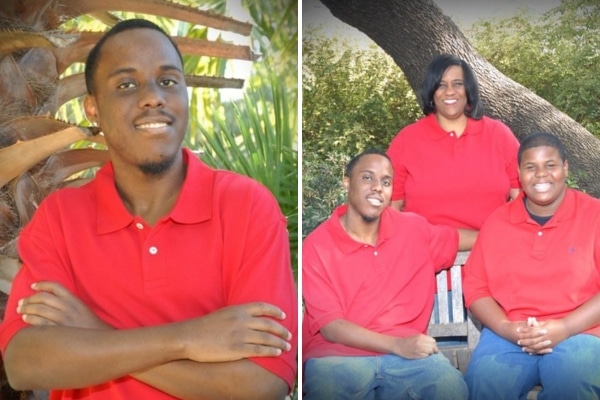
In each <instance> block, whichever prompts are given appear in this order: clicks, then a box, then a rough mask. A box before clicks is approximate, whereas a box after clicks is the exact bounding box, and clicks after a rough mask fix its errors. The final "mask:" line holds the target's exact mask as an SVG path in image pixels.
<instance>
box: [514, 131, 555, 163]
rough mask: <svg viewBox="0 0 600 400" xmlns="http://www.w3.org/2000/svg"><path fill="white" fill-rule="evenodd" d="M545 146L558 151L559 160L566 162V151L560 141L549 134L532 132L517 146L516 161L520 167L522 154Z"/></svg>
mask: <svg viewBox="0 0 600 400" xmlns="http://www.w3.org/2000/svg"><path fill="white" fill-rule="evenodd" d="M541 146H547V147H552V148H554V149H556V150H558V155H559V156H560V159H561V160H562V161H563V162H564V161H567V150H566V149H565V146H564V145H563V143H562V141H561V140H560V139H559V138H558V137H557V136H555V135H553V134H551V133H549V132H533V133H530V134H529V135H527V136H525V138H524V139H523V140H522V141H521V145H520V146H519V152H518V153H517V161H518V163H519V165H521V159H522V158H523V153H524V152H525V151H526V150H529V149H531V148H534V147H541Z"/></svg>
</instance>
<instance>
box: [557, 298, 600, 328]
mask: <svg viewBox="0 0 600 400" xmlns="http://www.w3.org/2000/svg"><path fill="white" fill-rule="evenodd" d="M563 322H564V324H565V328H566V330H567V333H568V335H569V336H573V335H577V334H579V333H581V332H584V331H586V330H588V329H589V328H591V327H593V326H596V325H599V324H600V293H598V294H596V295H595V296H594V297H592V298H591V299H590V300H588V301H586V302H585V303H583V304H582V305H581V306H579V307H578V308H577V309H575V310H574V311H573V312H571V313H570V314H568V315H567V316H565V317H564V318H563Z"/></svg>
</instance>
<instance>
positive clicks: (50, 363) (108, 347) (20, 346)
mask: <svg viewBox="0 0 600 400" xmlns="http://www.w3.org/2000/svg"><path fill="white" fill-rule="evenodd" d="M182 356H183V347H182V346H180V345H179V344H178V340H177V337H176V335H174V334H173V331H171V330H169V329H166V328H165V327H156V328H141V329H132V330H122V331H117V330H94V329H80V328H71V327H64V326H39V327H30V328H26V329H23V330H21V331H20V332H18V333H17V334H16V335H15V336H14V337H13V339H12V340H11V341H10V343H9V344H8V346H7V348H6V351H5V353H4V359H3V361H4V364H5V369H6V373H7V377H8V380H9V383H10V385H11V386H12V387H13V388H15V389H55V388H79V387H84V386H90V385H95V384H100V383H103V382H107V381H109V380H112V379H115V378H119V377H122V376H125V375H128V374H130V373H132V372H135V371H140V370H144V369H148V368H151V367H154V366H157V365H160V364H164V363H167V362H169V361H173V360H176V359H178V358H182ZM49 371H51V372H52V373H49Z"/></svg>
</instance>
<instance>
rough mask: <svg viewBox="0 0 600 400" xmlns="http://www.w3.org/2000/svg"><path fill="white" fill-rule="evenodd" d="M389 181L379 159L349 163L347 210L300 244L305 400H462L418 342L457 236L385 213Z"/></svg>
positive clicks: (441, 361) (370, 154)
mask: <svg viewBox="0 0 600 400" xmlns="http://www.w3.org/2000/svg"><path fill="white" fill-rule="evenodd" d="M392 180H393V168H392V164H391V162H390V160H389V158H388V157H387V155H386V154H385V153H383V152H379V151H375V150H373V151H366V152H364V153H361V154H359V155H358V156H356V157H355V158H354V159H352V160H351V161H350V163H349V164H348V166H347V168H346V173H345V177H344V180H343V184H344V188H345V189H346V192H347V204H346V205H343V206H340V207H339V208H338V209H336V210H335V211H334V213H333V215H332V216H331V217H330V218H329V219H328V220H327V221H325V222H324V223H322V224H321V225H320V226H318V227H317V228H316V229H315V230H314V231H313V232H312V233H310V234H309V235H308V236H307V238H306V239H305V240H304V244H303V250H302V251H303V262H302V268H303V269H302V274H303V295H304V301H305V305H306V314H305V316H304V321H303V323H304V326H303V349H304V351H303V362H304V382H303V388H302V390H303V398H304V399H305V400H314V399H336V400H339V399H349V400H350V399H352V400H355V399H375V398H379V399H405V398H406V399H409V398H410V399H413V398H424V399H436V400H440V399H448V400H459V399H466V398H467V387H466V384H465V382H464V380H463V377H462V375H461V373H460V372H459V371H458V370H457V369H455V368H453V367H452V365H451V364H450V362H449V361H448V360H447V359H446V358H445V357H444V356H443V355H442V354H441V353H439V351H438V347H437V344H436V341H435V339H434V338H432V337H430V336H427V335H426V330H427V325H428V322H429V318H430V316H431V310H432V305H433V296H432V293H433V287H434V279H435V277H434V275H435V272H436V271H438V270H440V269H442V268H443V267H448V266H451V265H452V263H453V261H454V258H455V256H456V251H457V249H458V248H459V233H457V230H456V229H454V228H450V227H445V226H434V225H431V224H429V223H428V222H427V220H426V219H425V218H424V217H421V216H419V215H417V214H414V213H409V212H400V211H397V210H395V209H393V208H391V207H388V206H389V204H390V199H391V193H392ZM460 235H461V238H462V235H463V232H461V233H460ZM463 240H464V239H463ZM461 244H462V240H461Z"/></svg>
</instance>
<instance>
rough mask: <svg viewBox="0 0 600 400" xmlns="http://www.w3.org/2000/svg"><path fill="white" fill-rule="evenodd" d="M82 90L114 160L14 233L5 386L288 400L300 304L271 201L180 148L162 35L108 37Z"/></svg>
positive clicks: (76, 394) (85, 394)
mask: <svg viewBox="0 0 600 400" xmlns="http://www.w3.org/2000/svg"><path fill="white" fill-rule="evenodd" d="M86 83H87V87H88V91H89V95H88V96H87V97H86V99H85V103H84V106H85V111H86V114H87V117H88V119H90V120H91V121H94V122H97V123H98V125H99V126H100V127H101V128H102V132H103V133H104V136H105V138H106V143H107V146H108V150H109V152H110V157H111V162H110V163H108V164H107V165H105V166H104V167H103V168H102V169H101V170H100V171H98V173H97V175H96V177H95V179H94V180H93V181H92V182H91V183H89V184H87V185H85V186H83V187H80V188H68V189H62V190H58V191H57V192H54V193H53V194H51V195H50V196H49V197H48V198H47V199H46V200H45V201H44V202H43V203H42V204H41V205H40V207H39V209H38V210H37V212H36V214H35V216H34V218H33V219H32V221H31V222H30V223H29V224H28V225H27V227H25V229H24V230H23V232H22V233H21V236H20V239H19V254H20V257H21V259H22V261H23V266H22V268H21V270H20V272H19V274H18V276H17V277H16V278H15V280H14V283H13V287H12V291H11V295H10V299H9V302H8V305H7V308H6V316H5V318H4V321H3V323H2V326H1V327H0V346H1V348H2V351H3V361H4V367H5V369H6V372H7V375H8V379H9V383H10V384H11V385H12V386H13V387H15V388H17V389H40V388H42V389H50V390H51V398H52V399H101V400H105V399H143V400H147V399H175V398H213V399H223V398H227V399H260V400H263V399H282V398H284V397H285V395H286V393H287V392H288V391H289V390H290V387H291V385H292V384H293V382H294V378H295V373H296V365H297V362H296V345H295V341H296V331H297V323H298V322H297V297H296V289H295V284H294V282H293V276H292V271H291V265H290V257H289V243H288V235H287V232H286V220H285V218H284V216H283V215H282V213H281V211H280V210H279V207H278V205H277V202H276V200H275V199H274V197H273V196H272V195H271V193H270V192H269V191H268V190H267V189H266V188H265V187H264V186H262V185H260V184H258V183H257V182H255V181H253V180H251V179H249V178H247V177H243V176H240V175H237V174H234V173H231V172H227V171H217V170H213V169H210V168H209V167H207V166H206V165H204V164H203V163H202V162H201V161H200V160H199V159H198V158H197V157H196V156H195V155H194V154H193V153H192V152H191V151H189V150H187V149H182V148H181V144H182V140H183V138H184V135H185V132H186V127H187V125H188V107H189V104H188V96H187V86H186V84H185V79H184V71H183V63H182V58H181V54H180V53H179V50H178V49H177V47H176V46H175V44H174V43H173V42H172V40H171V39H170V38H169V36H168V35H167V34H166V33H165V32H163V31H162V30H161V29H160V28H159V27H158V26H156V25H154V24H152V23H150V22H148V21H144V20H126V21H123V22H121V23H119V24H117V25H115V26H114V27H113V28H112V29H111V30H110V31H109V32H108V33H107V34H106V35H104V36H103V38H102V39H100V41H99V42H98V44H97V45H96V46H95V47H94V49H93V50H92V51H91V53H90V55H89V57H88V62H87V64H86Z"/></svg>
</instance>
